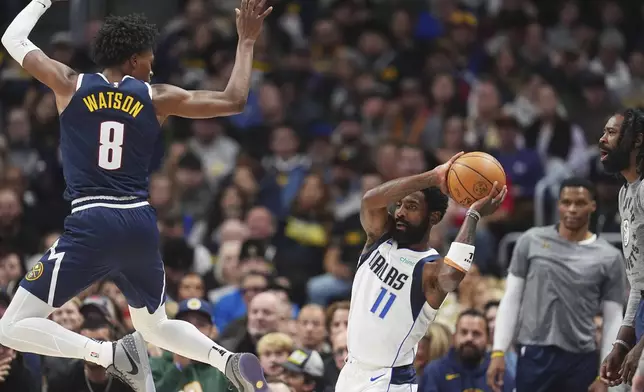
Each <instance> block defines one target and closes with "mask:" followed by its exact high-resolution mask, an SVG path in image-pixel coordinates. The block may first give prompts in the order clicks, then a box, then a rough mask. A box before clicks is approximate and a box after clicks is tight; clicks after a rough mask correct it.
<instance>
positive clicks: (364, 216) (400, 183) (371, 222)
mask: <svg viewBox="0 0 644 392" xmlns="http://www.w3.org/2000/svg"><path fill="white" fill-rule="evenodd" d="M461 155H462V153H459V154H456V155H454V156H453V157H452V159H450V160H449V161H448V162H446V163H444V164H442V165H440V166H437V167H436V168H434V169H433V170H430V171H428V172H425V173H421V174H417V175H415V176H408V177H402V178H397V179H395V180H391V181H388V182H386V183H384V184H382V185H380V186H377V187H375V188H373V189H371V190H369V191H367V193H365V194H364V196H363V197H362V205H361V206H360V223H361V224H362V227H363V228H364V230H365V232H366V233H367V243H366V244H365V249H366V248H368V247H369V246H371V245H372V244H373V243H374V242H376V241H377V240H378V238H380V237H382V235H383V234H384V233H385V232H386V231H387V229H388V227H389V224H390V221H389V219H390V217H389V213H388V212H387V208H388V207H389V206H390V205H392V204H394V203H397V202H398V201H399V200H400V199H402V198H403V197H405V196H407V195H410V194H412V193H414V192H417V191H421V190H423V189H425V188H429V187H432V186H438V187H441V189H442V190H443V192H444V193H447V192H446V190H445V181H446V179H447V178H446V177H447V172H448V171H449V168H450V166H451V165H452V163H453V162H454V161H455V160H456V159H457V158H458V157H459V156H461Z"/></svg>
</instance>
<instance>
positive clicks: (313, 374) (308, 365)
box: [282, 349, 324, 392]
mask: <svg viewBox="0 0 644 392" xmlns="http://www.w3.org/2000/svg"><path fill="white" fill-rule="evenodd" d="M282 367H283V368H284V381H285V382H286V384H287V385H288V386H289V387H291V388H292V389H293V391H295V392H313V391H318V390H322V387H323V386H322V385H321V384H322V377H324V361H323V360H322V357H321V356H320V354H319V353H318V352H317V351H311V350H300V349H298V350H295V351H293V352H292V353H291V355H289V357H288V359H287V360H286V361H285V362H284V363H282Z"/></svg>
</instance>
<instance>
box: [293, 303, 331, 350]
mask: <svg viewBox="0 0 644 392" xmlns="http://www.w3.org/2000/svg"><path fill="white" fill-rule="evenodd" d="M327 337H328V331H327V329H326V315H325V314H324V308H322V307H321V306H320V305H306V306H304V307H303V308H302V310H300V313H299V314H298V316H297V341H298V343H299V346H300V347H302V348H306V349H309V350H315V351H317V352H318V353H320V355H327V354H329V353H330V351H331V348H330V347H329V344H328V343H327V341H326V340H327Z"/></svg>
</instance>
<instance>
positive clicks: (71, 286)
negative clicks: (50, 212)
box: [20, 198, 165, 313]
mask: <svg viewBox="0 0 644 392" xmlns="http://www.w3.org/2000/svg"><path fill="white" fill-rule="evenodd" d="M85 199H87V200H88V201H89V203H85V204H81V205H78V204H74V203H75V202H76V201H75V202H74V203H73V204H72V213H71V214H70V215H69V216H68V217H67V218H66V219H65V230H64V232H63V234H62V235H61V236H60V238H59V239H58V240H57V241H56V242H55V243H54V245H53V246H52V247H51V248H50V249H49V250H47V252H45V254H44V255H43V256H42V258H41V259H40V261H39V262H38V263H36V265H35V266H34V267H33V268H32V269H31V270H30V271H29V272H28V273H27V275H26V276H25V278H24V279H23V280H22V282H20V286H22V287H24V288H25V289H26V290H27V291H29V292H30V293H32V294H34V295H35V296H37V297H38V298H40V299H41V300H43V301H44V302H47V303H48V304H49V305H51V306H53V307H60V306H61V305H63V304H64V303H65V302H67V301H68V300H69V299H71V298H73V297H75V296H76V295H77V294H78V293H80V292H81V291H83V290H85V289H86V288H87V287H89V286H90V285H91V284H92V283H94V282H96V281H98V280H101V279H104V278H109V279H112V280H113V281H114V282H115V283H116V284H117V286H118V287H119V289H121V291H122V292H123V294H124V295H125V297H126V298H127V301H128V304H129V305H130V306H131V307H133V308H137V309H139V308H143V307H145V308H147V309H148V311H149V312H150V313H153V312H155V311H156V310H157V309H158V308H159V306H161V305H162V304H163V303H164V302H165V273H164V270H163V262H162V259H161V254H160V252H159V231H158V228H157V219H156V212H155V210H154V208H152V207H151V206H150V205H148V203H147V201H144V200H138V201H137V200H134V201H133V200H132V199H127V201H126V202H122V201H120V200H116V198H111V199H108V200H109V201H105V202H104V200H100V201H99V202H96V198H91V199H90V198H85ZM112 199H114V200H112ZM88 206H89V207H88Z"/></svg>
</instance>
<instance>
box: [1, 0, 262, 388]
mask: <svg viewBox="0 0 644 392" xmlns="http://www.w3.org/2000/svg"><path fill="white" fill-rule="evenodd" d="M50 6H51V0H33V1H32V2H31V3H30V4H28V5H27V6H26V7H25V9H24V10H22V12H20V13H19V14H18V16H17V17H16V18H15V19H14V21H13V22H12V23H11V25H10V26H9V27H8V28H7V31H6V32H5V34H4V35H3V37H2V43H3V45H4V46H5V48H6V50H7V52H8V53H9V54H10V55H11V56H12V57H13V58H14V59H15V60H16V61H17V62H18V63H20V65H22V67H23V68H24V69H25V70H27V71H28V72H29V73H30V74H31V75H33V76H34V77H35V78H36V79H38V80H39V81H40V82H42V83H43V84H45V85H46V86H48V87H49V88H51V89H52V90H53V92H54V93H55V95H56V104H57V107H58V111H59V113H60V128H61V139H60V148H61V152H62V160H63V172H64V175H65V181H66V182H67V190H66V191H65V196H66V198H67V199H68V200H69V201H70V202H71V205H72V212H71V214H70V215H69V216H68V217H67V219H66V220H65V230H64V233H63V234H62V236H61V237H60V238H59V239H58V240H57V241H56V242H55V243H54V245H53V246H52V247H51V248H50V249H49V250H48V251H47V252H46V253H45V254H44V255H43V257H42V258H41V259H40V261H39V262H38V263H37V264H36V265H35V267H34V268H33V269H32V270H31V271H30V272H29V273H28V274H27V275H26V277H25V279H24V280H23V281H22V282H21V284H20V288H19V289H18V291H17V292H16V295H15V297H14V299H13V301H12V303H11V305H10V306H9V308H8V309H7V311H6V313H5V314H4V317H2V320H1V321H0V343H1V344H2V345H5V346H8V347H11V348H13V349H16V350H19V351H25V352H33V353H37V354H41V355H47V356H54V357H66V358H79V359H83V360H86V361H90V362H93V363H96V364H98V365H101V366H103V367H105V368H107V371H108V372H109V373H110V374H112V375H114V376H116V377H118V378H121V379H123V381H125V382H126V383H128V384H129V385H130V386H131V387H132V388H133V389H134V390H135V391H146V392H149V391H154V382H153V380H152V375H151V372H150V366H149V363H148V358H147V350H146V344H145V341H148V342H150V343H152V344H154V345H156V346H159V347H161V348H164V349H166V350H169V351H173V352H175V353H177V354H179V355H182V356H184V357H188V358H191V359H193V360H195V361H199V362H204V363H208V364H210V365H212V366H214V367H216V368H217V369H219V370H221V371H222V372H224V373H225V374H226V376H227V377H228V378H229V379H230V380H231V382H232V383H233V384H234V385H235V386H236V387H237V389H238V390H240V391H267V390H268V388H267V385H266V380H265V379H264V376H263V373H262V370H261V366H260V365H259V362H258V360H257V358H256V357H255V356H254V355H252V354H234V353H231V352H228V351H227V350H225V349H223V348H222V347H220V346H218V345H216V344H215V343H214V342H213V341H212V340H210V339H209V338H208V337H206V336H205V335H203V334H201V333H200V332H199V331H198V330H197V328H195V327H194V326H193V325H191V324H189V323H186V322H183V321H178V320H168V318H167V317H166V314H165V307H164V306H163V304H164V297H165V275H164V270H163V263H162V260H161V257H160V254H159V233H158V230H157V226H156V214H155V211H154V209H153V208H152V207H151V206H149V204H148V202H147V197H148V175H149V171H150V169H151V165H155V164H157V163H158V162H154V161H156V160H158V153H157V151H156V150H157V147H158V145H159V144H158V143H159V138H160V137H161V134H160V133H161V127H160V124H162V123H163V121H164V120H165V119H166V118H167V117H168V116H172V115H174V116H180V117H186V118H210V117H215V116H223V115H230V114H234V113H239V112H241V111H242V110H243V108H244V105H245V102H246V98H247V96H248V89H249V85H250V77H251V68H252V60H253V45H254V42H255V40H256V39H257V38H258V36H259V34H260V32H261V28H262V24H263V20H264V19H265V18H266V16H267V15H268V14H270V12H271V10H272V8H270V7H269V8H266V7H265V6H264V1H263V0H242V1H241V5H240V7H239V9H236V10H235V12H236V21H237V31H238V34H239V41H238V46H237V57H236V61H235V65H234V67H233V71H232V75H231V78H230V81H229V83H228V85H227V87H226V89H225V90H224V91H222V92H216V91H185V90H183V89H181V88H178V87H175V86H170V85H150V84H149V81H150V77H151V74H152V72H151V70H152V63H153V60H154V54H153V51H152V49H153V47H154V43H155V39H156V36H157V32H156V28H155V27H154V26H153V25H150V24H148V23H147V21H146V20H145V18H143V17H141V16H129V17H116V18H109V19H107V20H106V21H105V23H104V25H103V27H102V28H101V30H100V31H99V33H98V35H97V37H96V40H95V43H94V48H93V49H94V50H93V52H94V53H93V54H94V60H95V62H96V63H97V65H99V66H100V67H101V68H102V69H103V72H102V73H96V74H77V73H76V72H74V71H73V70H72V69H70V68H69V67H67V66H66V65H64V64H61V63H59V62H57V61H54V60H52V59H51V58H49V57H48V56H47V55H45V54H44V53H43V52H42V51H41V50H40V49H38V47H36V46H35V45H34V44H33V43H32V42H30V41H29V39H28V35H29V33H30V32H31V30H32V29H33V27H34V26H35V24H36V22H37V21H38V19H39V18H40V17H41V16H42V15H43V14H44V13H45V12H46V11H47V9H48V8H49V7H50ZM105 277H110V278H111V279H114V280H115V281H116V282H117V284H118V286H119V287H120V289H121V290H122V291H123V293H124V294H125V296H126V297H127V300H128V304H129V306H130V314H131V317H132V322H133V324H134V327H135V328H136V330H137V332H135V333H134V334H132V335H127V336H126V337H124V338H123V339H121V340H119V341H118V342H98V341H94V340H90V339H88V338H86V337H83V336H81V335H78V334H76V333H74V332H72V331H68V330H66V329H65V328H63V327H61V326H59V325H58V324H56V323H54V322H52V321H50V320H48V319H47V317H48V316H49V314H50V313H52V311H53V310H54V309H55V308H56V307H59V306H61V305H63V304H64V303H65V302H67V301H68V300H69V299H70V298H72V297H74V296H75V295H77V294H78V293H79V292H81V291H82V290H83V289H85V288H86V287H88V286H89V285H90V284H91V283H93V282H95V281H96V280H98V279H101V278H105Z"/></svg>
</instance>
